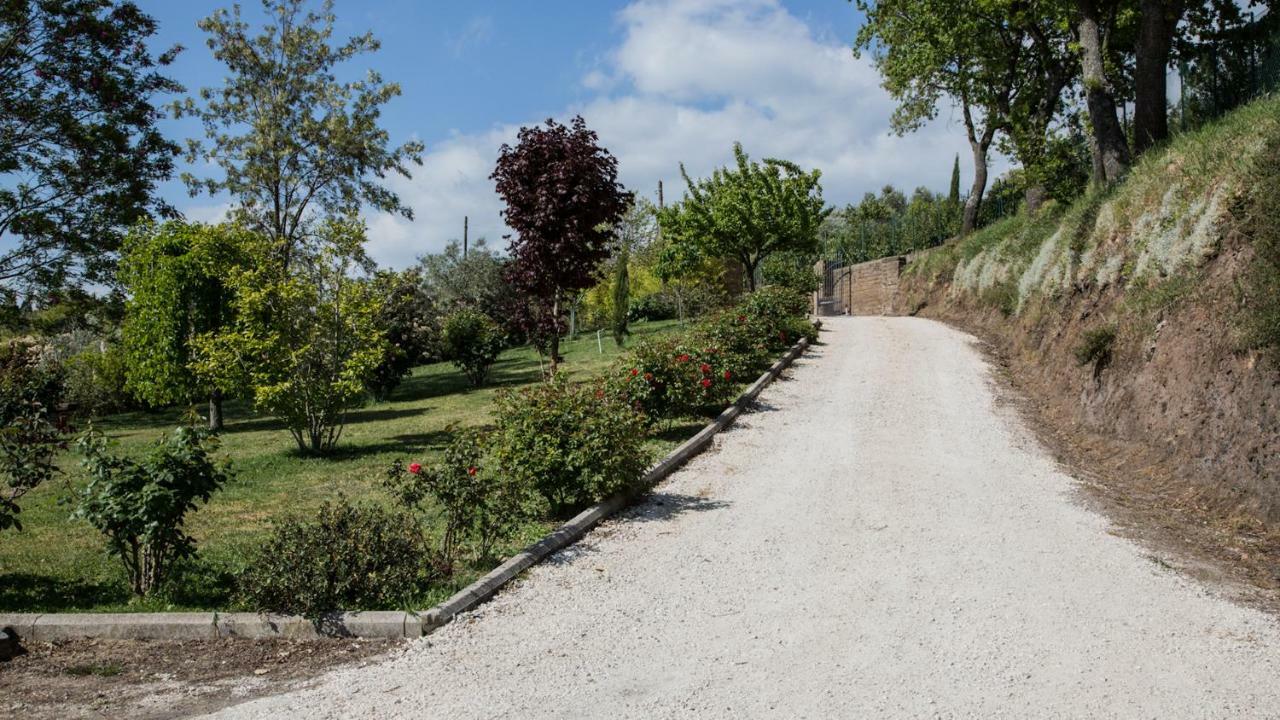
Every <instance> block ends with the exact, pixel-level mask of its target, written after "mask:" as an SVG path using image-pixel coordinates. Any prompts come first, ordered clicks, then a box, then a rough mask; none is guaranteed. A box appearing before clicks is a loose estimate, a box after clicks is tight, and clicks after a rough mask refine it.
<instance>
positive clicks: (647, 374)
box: [644, 373, 653, 382]
mask: <svg viewBox="0 0 1280 720" xmlns="http://www.w3.org/2000/svg"><path fill="white" fill-rule="evenodd" d="M644 379H645V380H648V381H649V382H653V373H645V374H644Z"/></svg>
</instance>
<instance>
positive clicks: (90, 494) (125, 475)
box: [76, 427, 228, 595]
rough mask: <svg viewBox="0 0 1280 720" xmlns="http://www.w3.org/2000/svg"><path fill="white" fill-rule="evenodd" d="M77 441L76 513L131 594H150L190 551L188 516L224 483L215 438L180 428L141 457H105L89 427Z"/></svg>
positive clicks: (98, 436)
mask: <svg viewBox="0 0 1280 720" xmlns="http://www.w3.org/2000/svg"><path fill="white" fill-rule="evenodd" d="M79 445H80V449H81V451H82V452H84V456H85V457H84V466H85V468H86V469H87V470H88V471H89V478H90V481H89V485H88V486H87V487H85V489H84V491H83V492H82V494H81V500H80V505H79V507H78V508H77V509H76V515H77V516H78V517H81V518H84V519H85V520H87V521H88V522H89V524H90V525H92V526H94V527H95V528H97V529H98V531H99V532H101V533H102V534H103V535H106V536H107V548H108V550H109V551H110V553H111V554H112V555H115V556H116V557H118V558H120V561H121V562H122V563H124V568H125V572H126V574H127V575H128V577H129V586H130V588H131V589H132V590H133V592H134V594H135V595H147V594H150V593H151V592H152V591H153V590H155V589H156V588H158V587H159V586H160V585H161V584H162V583H163V582H164V581H165V579H166V577H168V575H169V572H170V571H171V570H172V569H173V566H174V564H175V563H177V562H178V561H180V560H183V559H186V558H189V557H192V556H194V555H195V552H196V541H195V538H193V537H191V536H190V535H188V534H187V533H186V532H185V531H184V530H183V523H184V522H185V520H186V516H187V513H189V512H191V511H192V510H195V509H196V506H197V505H198V504H199V503H201V502H208V500H209V497H210V496H211V495H212V494H213V493H214V492H215V491H216V490H217V489H218V488H220V487H222V486H223V485H224V484H225V483H226V482H227V480H228V473H227V470H226V468H225V467H223V466H219V465H218V464H217V463H215V462H214V461H213V458H212V457H211V455H212V453H213V451H214V450H215V449H216V448H217V441H216V439H215V438H212V437H210V436H209V434H208V432H207V431H203V430H201V429H200V428H196V427H179V428H177V429H176V430H174V432H173V434H172V435H169V436H168V437H166V438H164V439H162V440H161V441H160V444H159V445H157V446H156V447H155V449H153V450H152V452H151V453H150V454H149V455H148V456H147V457H146V458H145V459H143V460H142V461H141V462H139V461H136V460H132V459H130V458H125V457H118V456H115V455H111V454H110V453H108V452H107V446H106V439H105V438H103V436H102V434H101V433H98V432H95V431H93V430H90V431H89V432H88V433H87V434H85V436H84V437H82V438H81V439H80V443H79Z"/></svg>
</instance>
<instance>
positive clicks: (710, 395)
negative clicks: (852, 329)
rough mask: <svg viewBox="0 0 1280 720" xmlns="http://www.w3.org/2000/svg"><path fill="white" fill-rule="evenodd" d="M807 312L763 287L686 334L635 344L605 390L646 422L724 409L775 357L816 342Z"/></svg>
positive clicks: (787, 291) (796, 298)
mask: <svg viewBox="0 0 1280 720" xmlns="http://www.w3.org/2000/svg"><path fill="white" fill-rule="evenodd" d="M808 308H809V300H808V297H807V296H806V295H805V294H804V293H801V292H798V291H796V290H794V289H792V288H786V287H780V286H772V285H771V286H766V287H763V288H761V289H759V290H757V291H756V292H754V293H751V294H750V295H747V296H746V297H745V298H744V299H743V300H742V302H741V303H739V304H738V305H737V306H736V307H734V308H733V309H732V310H729V311H727V312H723V313H720V314H717V315H714V316H712V317H710V318H707V319H705V320H704V321H703V322H701V323H699V324H698V325H697V327H695V328H693V329H692V330H691V331H690V332H687V333H683V334H681V335H677V336H674V337H663V338H653V339H649V340H646V341H644V342H641V343H637V344H636V346H635V347H634V348H632V349H631V351H630V352H628V353H627V354H626V355H624V356H623V357H621V358H619V360H618V362H617V363H616V364H615V368H614V371H613V374H612V378H611V380H610V385H611V389H612V390H613V392H614V393H615V394H616V395H618V396H619V397H621V398H623V399H624V400H625V401H626V402H627V403H629V404H631V405H632V406H633V407H635V408H637V409H639V410H641V411H642V412H643V413H644V414H645V416H646V418H647V419H648V420H649V421H650V422H651V423H658V422H662V421H666V422H668V423H669V422H671V421H672V420H674V419H675V418H677V417H687V416H690V415H695V414H697V413H698V412H699V411H702V410H705V409H707V408H710V407H719V406H722V405H724V404H725V403H727V402H729V400H730V399H732V397H733V392H734V389H735V387H736V385H737V384H738V383H740V382H743V381H746V380H747V379H749V378H750V377H752V376H753V375H754V373H758V372H760V371H761V370H763V369H765V368H766V367H768V366H769V364H770V363H771V362H772V360H773V358H774V355H775V353H776V352H778V351H780V350H782V349H784V348H787V347H789V346H790V345H791V344H792V343H794V342H796V341H797V340H799V339H800V338H801V337H807V338H810V339H811V340H813V339H816V338H817V328H816V326H814V324H813V323H812V322H810V321H809V320H808V319H807V317H806V315H807V312H808Z"/></svg>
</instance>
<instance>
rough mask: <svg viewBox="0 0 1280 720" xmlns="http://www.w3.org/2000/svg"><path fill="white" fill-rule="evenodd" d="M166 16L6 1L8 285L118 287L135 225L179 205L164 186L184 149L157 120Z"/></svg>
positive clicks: (1, 172)
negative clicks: (78, 281)
mask: <svg viewBox="0 0 1280 720" xmlns="http://www.w3.org/2000/svg"><path fill="white" fill-rule="evenodd" d="M155 32H156V22H155V20H153V19H152V18H151V17H150V16H149V15H147V14H146V13H143V12H142V11H141V10H139V9H138V6H137V5H136V4H135V3H133V2H124V1H122V0H39V1H38V2H36V1H34V0H17V1H16V2H5V3H0V39H2V40H0V47H2V48H3V49H2V50H0V78H3V81H2V82H0V238H4V244H3V249H2V250H0V282H2V283H5V284H11V285H22V286H26V287H32V286H35V287H40V288H57V287H62V286H63V284H64V283H65V282H67V281H69V280H72V279H73V278H75V277H76V276H77V275H78V276H80V277H82V278H84V279H86V280H89V281H92V282H101V283H111V282H112V281H113V278H112V271H113V270H114V265H115V250H116V249H117V248H118V247H119V244H120V236H121V232H122V230H123V229H124V228H126V227H128V226H130V225H132V224H133V223H135V222H137V221H138V220H139V219H141V218H144V217H146V216H147V214H148V212H149V211H150V210H159V211H161V212H163V211H165V210H167V209H168V206H167V204H166V203H164V202H163V201H162V200H160V199H159V198H158V197H157V196H156V193H155V187H156V185H157V184H158V183H160V182H163V181H164V180H167V179H168V177H169V174H170V173H171V172H172V171H173V157H174V155H176V154H177V152H178V148H177V146H175V145H174V144H173V143H172V142H170V141H168V140H166V139H165V138H164V135H163V134H161V132H160V130H159V128H158V127H157V124H158V122H159V121H160V119H161V118H163V114H162V113H160V112H159V111H158V109H157V108H156V107H155V105H153V100H154V98H155V96H156V95H157V94H162V93H170V92H177V91H180V90H181V86H180V85H178V84H177V83H176V82H174V81H173V80H172V79H170V78H167V77H165V76H164V75H162V74H161V71H162V68H163V67H164V66H167V65H168V64H169V63H170V62H171V61H172V60H173V58H174V56H175V55H177V53H178V50H179V49H180V48H177V47H175V48H173V49H171V50H168V51H166V52H164V53H162V54H160V55H159V56H153V55H152V48H153V47H154V40H155V37H154V36H155Z"/></svg>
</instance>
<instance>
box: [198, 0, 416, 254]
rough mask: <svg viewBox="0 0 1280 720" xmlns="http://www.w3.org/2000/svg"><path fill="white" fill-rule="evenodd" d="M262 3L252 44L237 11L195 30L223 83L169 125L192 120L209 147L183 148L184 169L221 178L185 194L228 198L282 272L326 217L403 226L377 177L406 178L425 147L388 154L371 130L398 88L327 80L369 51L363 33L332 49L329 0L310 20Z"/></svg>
mask: <svg viewBox="0 0 1280 720" xmlns="http://www.w3.org/2000/svg"><path fill="white" fill-rule="evenodd" d="M262 4H263V7H264V9H265V10H266V12H267V15H268V17H270V18H272V22H271V23H270V24H268V25H266V26H265V27H264V28H262V30H261V32H260V33H259V34H257V35H253V34H251V33H252V31H251V29H250V27H249V25H248V23H246V22H245V21H244V20H242V19H241V17H240V7H239V6H238V5H236V6H233V8H232V9H231V10H230V11H227V10H218V11H216V12H215V13H214V14H213V15H211V16H209V17H208V18H205V19H204V20H201V21H200V23H199V24H200V28H201V29H202V30H204V31H205V32H206V33H208V35H209V38H208V45H209V49H210V50H212V51H213V55H214V57H215V58H216V59H218V60H219V61H221V62H223V63H224V64H225V65H226V66H227V70H228V74H227V78H226V82H225V84H223V85H222V86H221V87H217V88H204V89H203V90H201V91H200V99H199V101H198V102H197V101H196V100H195V99H194V98H187V99H186V100H185V101H183V102H180V103H176V104H175V105H174V108H175V110H176V112H177V114H178V116H179V117H181V116H186V115H189V116H194V117H196V118H198V119H199V120H200V121H201V122H202V123H203V125H204V134H205V139H206V140H207V141H208V144H207V145H206V144H204V143H202V142H201V141H199V140H190V141H189V142H188V145H187V161H188V162H191V163H195V162H197V161H205V162H210V163H213V164H215V165H217V166H218V168H219V169H220V170H221V171H222V176H221V177H209V178H200V177H196V176H195V175H194V174H193V173H189V172H188V173H184V174H183V176H182V178H183V180H184V182H186V184H187V186H188V188H189V189H190V191H191V193H192V195H196V194H198V193H201V192H207V193H209V194H211V195H212V194H217V193H220V192H226V193H229V194H230V195H231V196H232V197H233V198H234V199H235V200H236V202H237V203H238V204H237V206H236V207H235V209H234V217H236V218H237V219H238V220H240V221H242V222H243V223H245V224H246V225H247V226H249V227H250V228H253V229H254V230H257V231H258V232H260V233H262V234H264V235H265V236H267V237H268V238H270V239H271V240H272V241H274V242H275V244H276V246H277V248H278V252H279V255H280V258H281V259H282V261H283V262H284V265H285V266H286V267H288V265H289V264H290V262H291V261H292V259H293V258H294V256H295V255H296V251H297V248H298V245H299V244H302V243H305V242H306V241H308V240H309V239H311V238H313V237H314V235H313V232H314V230H315V228H316V227H317V223H318V222H320V221H323V220H324V219H325V218H329V217H346V216H350V215H353V214H355V213H357V212H359V210H360V209H361V208H362V207H365V206H367V207H371V208H373V209H375V210H380V211H383V212H390V213H397V214H399V215H402V216H404V217H406V218H412V217H413V211H412V210H411V209H410V208H408V207H407V206H405V205H404V204H403V203H402V202H401V201H400V198H399V196H397V195H396V194H395V193H394V192H392V191H391V190H390V189H388V188H387V187H386V186H385V185H384V184H383V183H382V182H381V180H382V179H383V178H385V177H386V176H387V175H388V174H389V173H397V174H399V175H402V176H404V177H406V178H407V177H409V171H408V169H407V166H408V165H409V164H410V163H416V164H421V162H422V160H421V154H422V150H423V146H422V143H420V142H417V141H410V142H406V143H404V144H403V145H400V146H398V147H392V146H390V144H389V137H388V134H387V131H386V130H384V129H383V128H382V127H381V126H380V125H379V120H380V119H381V113H382V106H383V105H385V104H386V103H387V102H389V101H390V100H391V99H392V98H394V97H396V96H397V95H399V94H400V86H399V84H397V83H389V82H385V81H383V79H382V76H381V75H379V74H378V73H376V72H373V71H369V73H368V74H367V75H366V76H365V77H364V78H363V79H361V80H355V81H350V82H343V81H340V80H338V78H337V75H336V73H338V72H339V69H340V67H341V66H342V65H343V63H346V62H347V61H350V60H352V59H353V58H355V57H357V56H359V55H362V54H365V53H371V52H374V51H376V50H377V49H378V47H379V43H378V41H377V40H376V39H375V38H374V37H373V35H372V34H371V33H364V34H362V35H357V36H355V37H352V38H350V39H349V40H347V41H346V42H344V43H342V44H341V45H333V44H331V43H330V38H331V37H332V36H333V29H334V15H333V2H332V0H325V2H324V4H323V6H322V9H321V11H320V12H319V13H314V12H305V13H304V12H303V4H304V3H303V0H263V1H262Z"/></svg>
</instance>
